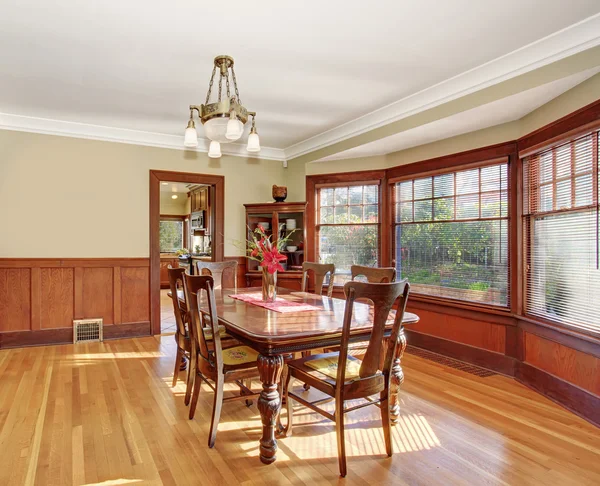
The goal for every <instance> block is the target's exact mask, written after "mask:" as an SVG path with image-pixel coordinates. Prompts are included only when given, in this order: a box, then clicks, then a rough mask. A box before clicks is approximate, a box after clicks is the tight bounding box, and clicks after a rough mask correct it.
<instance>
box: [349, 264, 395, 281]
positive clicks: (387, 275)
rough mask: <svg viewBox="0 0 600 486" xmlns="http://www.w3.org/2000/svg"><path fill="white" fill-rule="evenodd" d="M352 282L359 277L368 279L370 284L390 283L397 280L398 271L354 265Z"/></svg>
mask: <svg viewBox="0 0 600 486" xmlns="http://www.w3.org/2000/svg"><path fill="white" fill-rule="evenodd" d="M350 273H351V274H352V281H354V280H356V278H357V277H366V278H367V282H369V283H390V282H393V281H394V280H396V269H395V268H394V267H365V266H364V265H352V266H351V267H350Z"/></svg>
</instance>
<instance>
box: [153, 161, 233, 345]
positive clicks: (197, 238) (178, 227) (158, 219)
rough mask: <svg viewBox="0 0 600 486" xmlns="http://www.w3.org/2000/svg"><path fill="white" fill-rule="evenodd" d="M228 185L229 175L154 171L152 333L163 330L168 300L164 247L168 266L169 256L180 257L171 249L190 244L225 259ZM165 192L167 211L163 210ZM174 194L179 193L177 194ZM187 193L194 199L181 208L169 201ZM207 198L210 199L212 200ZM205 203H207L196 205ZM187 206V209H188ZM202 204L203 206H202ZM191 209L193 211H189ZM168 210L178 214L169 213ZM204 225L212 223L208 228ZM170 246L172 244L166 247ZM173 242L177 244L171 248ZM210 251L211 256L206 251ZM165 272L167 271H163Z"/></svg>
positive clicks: (220, 259) (217, 258)
mask: <svg viewBox="0 0 600 486" xmlns="http://www.w3.org/2000/svg"><path fill="white" fill-rule="evenodd" d="M161 189H162V190H161ZM224 189H225V178H224V177H223V176H215V175H210V174H196V173H191V172H170V171H160V170H151V171H150V322H151V327H152V334H160V333H161V300H162V301H163V304H164V303H165V302H167V301H165V299H164V298H162V299H161V250H162V254H163V260H164V263H165V266H166V265H167V264H168V263H170V261H167V260H168V259H169V258H173V259H174V261H177V257H176V255H174V253H173V254H172V253H171V252H174V251H175V250H176V249H177V248H175V247H179V246H186V245H187V246H192V248H188V249H189V250H191V251H192V252H193V251H194V250H195V249H198V250H199V252H200V253H202V254H203V255H202V256H203V257H204V258H210V259H211V260H212V261H223V258H224V236H223V235H224V203H225V192H224ZM165 193H166V194H165ZM161 194H162V200H163V204H162V208H163V211H161ZM173 196H177V198H175V197H173ZM184 196H185V197H186V198H188V197H189V199H190V200H189V201H186V202H185V204H182V205H181V208H179V205H178V204H169V205H166V204H167V203H166V201H167V200H168V199H169V198H173V201H172V202H173V203H177V199H179V198H182V197H184ZM207 201H210V204H208V203H207ZM180 202H181V201H180ZM203 203H204V204H205V206H199V207H196V205H199V204H203ZM183 207H185V208H187V209H185V210H184V209H182V208H183ZM201 207H202V208H203V209H200V208H201ZM192 209H196V211H192ZM188 210H189V213H188V214H186V213H187V211H188ZM167 211H168V212H169V213H177V214H166V212H167ZM198 224H202V226H203V228H200V227H198V228H196V226H193V225H198ZM204 226H208V228H206V227H204ZM161 229H162V237H161ZM178 232H179V233H178ZM207 235H208V237H207ZM161 243H162V246H163V248H162V249H161ZM167 246H168V247H169V248H166V247H167ZM171 246H173V248H170V247H171ZM194 246H195V247H196V248H194ZM208 252H210V256H208V255H206V253H208ZM198 256H200V255H198ZM190 263H191V264H193V262H192V261H191V260H190V261H189V262H188V264H190ZM163 273H165V272H164V271H163ZM163 276H164V275H163ZM163 280H164V279H163ZM163 285H164V282H163ZM162 297H164V296H162Z"/></svg>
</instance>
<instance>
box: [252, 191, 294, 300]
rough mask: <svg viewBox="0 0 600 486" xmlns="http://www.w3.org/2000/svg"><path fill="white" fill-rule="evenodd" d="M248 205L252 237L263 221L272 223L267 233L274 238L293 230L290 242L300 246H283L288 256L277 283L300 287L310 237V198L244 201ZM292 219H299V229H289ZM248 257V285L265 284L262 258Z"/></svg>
mask: <svg viewBox="0 0 600 486" xmlns="http://www.w3.org/2000/svg"><path fill="white" fill-rule="evenodd" d="M244 206H245V207H246V226H247V228H248V237H250V236H251V233H252V232H253V231H254V230H255V229H256V227H257V226H258V225H259V224H260V223H269V226H270V227H269V230H268V231H266V233H267V235H271V241H274V242H275V241H277V240H278V239H279V238H281V237H283V236H285V235H288V234H290V233H291V237H290V240H289V242H288V245H287V246H296V247H298V249H297V250H296V251H295V252H289V251H287V250H286V249H285V248H284V249H283V250H282V253H283V254H284V255H285V256H287V260H286V261H285V262H282V265H283V267H284V268H285V269H286V270H285V271H284V272H277V286H278V287H285V288H288V289H292V290H300V288H301V286H302V263H303V262H304V246H305V240H306V202H295V203H292V202H290V203H288V202H282V203H277V202H274V203H263V204H244ZM288 219H293V220H295V221H296V230H295V231H291V230H289V229H287V227H286V226H287V225H286V220H288ZM247 261H248V267H247V268H248V272H247V273H246V285H247V286H248V287H260V286H261V285H262V274H261V271H260V267H259V266H258V262H257V261H255V260H250V259H249V258H248V259H247Z"/></svg>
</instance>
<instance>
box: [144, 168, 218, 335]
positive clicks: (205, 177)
mask: <svg viewBox="0 0 600 486" xmlns="http://www.w3.org/2000/svg"><path fill="white" fill-rule="evenodd" d="M161 182H188V183H190V184H208V185H210V186H211V191H212V194H211V195H210V196H211V200H212V201H214V204H213V207H212V211H213V215H214V224H213V227H212V234H211V244H212V257H213V260H214V261H218V262H220V261H223V259H224V256H225V255H224V252H225V249H224V233H225V177H224V176H219V175H213V174H197V173H195V172H173V171H166V170H151V171H150V323H151V328H152V334H160V332H161V331H160V246H159V236H158V235H159V227H160V183H161Z"/></svg>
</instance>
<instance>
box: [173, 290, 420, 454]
mask: <svg viewBox="0 0 600 486" xmlns="http://www.w3.org/2000/svg"><path fill="white" fill-rule="evenodd" d="M261 292H262V289H261V288H259V287H257V288H244V289H237V291H235V290H233V289H215V291H214V296H215V304H216V312H217V317H218V322H219V324H222V325H223V326H225V328H226V330H227V334H229V335H230V336H232V337H234V338H235V339H237V340H238V341H240V342H241V343H243V344H245V345H247V346H250V347H251V348H253V349H254V350H256V351H257V352H258V353H259V355H258V360H257V365H258V371H259V376H260V380H261V383H262V391H261V394H260V396H259V399H258V409H259V411H260V415H261V421H262V426H263V433H262V437H261V439H260V460H261V461H262V462H263V463H265V464H270V463H272V462H274V461H275V460H276V452H277V439H276V432H277V426H276V425H277V422H278V415H279V411H280V409H281V396H280V391H279V383H280V380H281V373H282V369H283V364H284V356H289V355H290V354H292V353H295V352H299V351H310V350H315V349H321V348H326V347H334V346H339V345H340V343H341V337H342V323H343V318H344V312H345V307H346V301H345V300H344V299H341V298H337V297H327V296H324V295H317V294H311V293H308V292H296V291H293V290H288V289H284V288H278V289H277V302H279V303H280V305H281V306H282V308H281V309H280V311H277V310H273V309H269V308H265V307H263V306H262V305H260V304H261V303H260V302H256V303H253V302H247V301H245V300H242V299H246V300H247V299H250V298H254V297H255V298H256V300H257V301H258V300H259V299H260V297H259V296H260V294H261ZM234 295H237V296H238V297H237V298H234V297H233V296H234ZM178 298H179V299H183V293H182V292H180V291H178ZM257 304H258V305H257ZM198 305H199V310H200V312H202V313H205V314H208V312H209V309H208V303H207V300H206V296H202V297H201V299H200V300H199V304H198ZM296 309H298V310H296ZM394 319H395V311H394V310H392V311H391V312H390V315H389V316H388V321H387V324H386V334H385V335H386V337H389V335H390V334H391V329H392V325H393V323H394ZM418 321H419V317H418V316H417V315H416V314H413V313H411V312H405V313H404V316H403V319H402V326H401V329H400V332H399V334H398V340H399V345H398V346H397V352H396V355H395V356H394V362H393V365H392V370H391V375H392V376H391V381H392V387H391V394H390V395H391V396H390V403H389V406H390V416H391V420H392V423H393V424H395V423H397V422H398V417H399V414H400V406H399V400H398V391H399V388H400V386H401V384H402V382H403V380H404V375H403V372H402V367H401V359H402V355H403V353H404V349H405V348H406V337H405V333H404V326H405V325H410V324H416V323H417V322H418ZM372 324H373V307H372V306H371V305H369V304H368V303H367V302H360V301H359V302H355V304H354V310H353V314H352V322H351V325H350V339H349V342H350V343H354V342H364V341H368V340H369V337H370V334H371V331H372Z"/></svg>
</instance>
